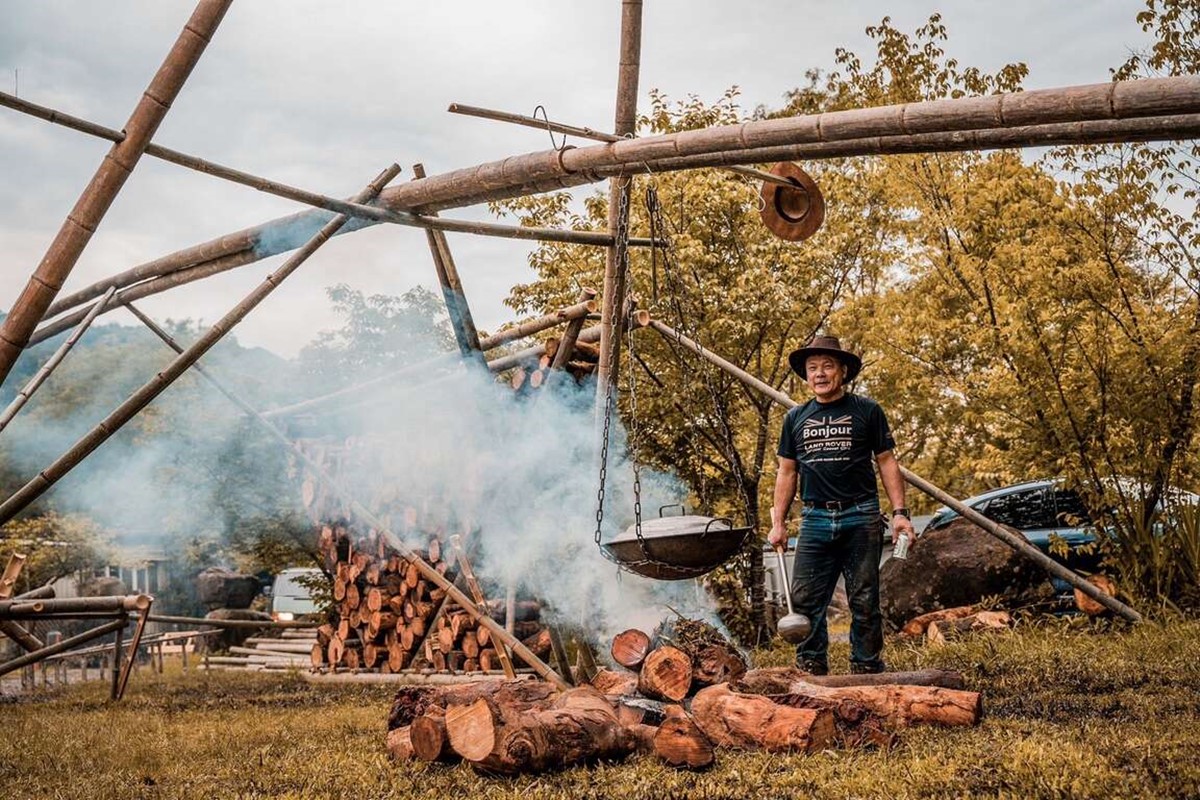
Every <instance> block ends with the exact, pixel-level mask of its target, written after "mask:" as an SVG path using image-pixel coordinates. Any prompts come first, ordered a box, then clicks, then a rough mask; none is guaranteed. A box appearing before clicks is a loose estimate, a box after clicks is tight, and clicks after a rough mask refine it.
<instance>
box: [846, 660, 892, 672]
mask: <svg viewBox="0 0 1200 800" xmlns="http://www.w3.org/2000/svg"><path fill="white" fill-rule="evenodd" d="M880 672H887V664H885V663H883V662H882V661H873V662H870V663H866V664H861V663H852V664H850V674H851V675H877V674H879V673H880Z"/></svg>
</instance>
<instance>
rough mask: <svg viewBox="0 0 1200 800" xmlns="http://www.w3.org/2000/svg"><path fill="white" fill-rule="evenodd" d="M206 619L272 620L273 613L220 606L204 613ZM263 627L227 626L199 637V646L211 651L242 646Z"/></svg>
mask: <svg viewBox="0 0 1200 800" xmlns="http://www.w3.org/2000/svg"><path fill="white" fill-rule="evenodd" d="M204 618H205V619H250V620H261V621H263V622H270V621H271V615H270V614H267V613H265V612H262V611H249V610H247V609H244V608H218V609H216V610H215V611H210V612H208V613H207V614H205V615H204ZM262 630H263V629H262V628H225V629H224V630H222V631H221V632H220V633H213V634H210V635H208V636H201V637H199V639H198V641H199V642H201V644H200V645H199V648H200V649H201V650H208V651H209V652H217V651H224V650H228V649H229V648H231V647H241V646H242V645H243V644H245V643H246V640H247V639H249V638H250V637H251V636H257V635H258V634H259V633H261V632H262Z"/></svg>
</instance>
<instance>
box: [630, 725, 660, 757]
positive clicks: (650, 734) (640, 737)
mask: <svg viewBox="0 0 1200 800" xmlns="http://www.w3.org/2000/svg"><path fill="white" fill-rule="evenodd" d="M625 729H626V730H628V731H629V732H630V733H631V734H633V738H634V752H635V753H639V754H640V755H651V754H652V753H653V752H654V737H655V736H657V735H658V726H657V725H644V724H642V723H640V722H637V723H631V724H626V725H625Z"/></svg>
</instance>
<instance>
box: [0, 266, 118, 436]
mask: <svg viewBox="0 0 1200 800" xmlns="http://www.w3.org/2000/svg"><path fill="white" fill-rule="evenodd" d="M115 291H117V289H116V287H113V288H111V289H109V290H108V291H107V292H106V293H105V295H104V296H103V297H101V298H100V299H99V300H97V301H96V302H95V303H93V304H92V307H91V308H90V309H88V312H87V314H85V315H84V317H83V319H82V320H81V321H80V323H79V325H77V326H76V327H75V331H74V332H73V333H72V334H71V335H70V336H68V337H67V339H66V341H64V342H63V343H62V344H61V345H59V346H58V349H57V350H55V351H54V355H52V356H50V358H49V359H47V360H46V363H45V364H43V365H42V367H41V369H39V370H38V371H37V374H36V375H34V376H33V377H32V378H30V379H29V382H28V383H26V384H25V385H24V386H22V387H21V391H19V392H17V396H16V397H14V398H13V399H12V402H11V403H9V404H8V408H6V409H4V411H2V412H0V431H2V430H4V429H5V428H6V427H8V423H10V422H12V419H13V417H15V416H16V415H17V414H18V413H19V412H20V410H21V409H22V408H23V407H24V406H25V404H26V403H28V402H29V398H31V397H33V393H34V392H36V391H37V390H38V387H40V386H41V385H42V384H43V383H45V381H46V378H49V377H50V373H51V372H54V370H55V369H57V368H58V365H59V364H61V363H62V362H63V359H64V358H66V357H67V353H69V352H71V348H72V347H74V346H75V343H76V342H78V341H79V338H80V337H81V336H83V334H84V332H85V331H86V330H87V329H88V328H89V327H91V324H92V320H94V319H96V315H97V314H99V313H100V312H101V311H103V310H104V307H105V306H107V305H108V302H109V300H111V299H112V296H113V292H115Z"/></svg>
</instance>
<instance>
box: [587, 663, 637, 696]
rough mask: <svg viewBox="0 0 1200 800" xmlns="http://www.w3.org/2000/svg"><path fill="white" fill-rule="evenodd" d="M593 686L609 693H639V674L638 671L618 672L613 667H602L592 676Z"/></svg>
mask: <svg viewBox="0 0 1200 800" xmlns="http://www.w3.org/2000/svg"><path fill="white" fill-rule="evenodd" d="M592 686H595V687H596V688H597V689H598V690H599V691H601V692H603V693H604V694H607V695H631V694H636V693H637V687H638V676H637V673H636V672H617V671H616V670H612V669H602V670H600V671H599V672H597V673H596V676H595V677H594V678H592Z"/></svg>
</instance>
